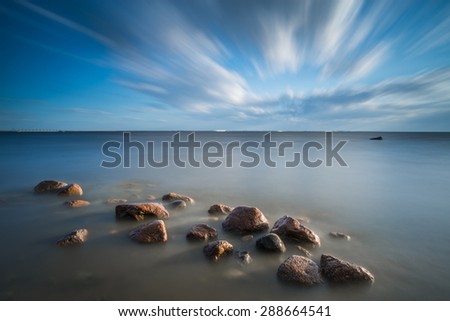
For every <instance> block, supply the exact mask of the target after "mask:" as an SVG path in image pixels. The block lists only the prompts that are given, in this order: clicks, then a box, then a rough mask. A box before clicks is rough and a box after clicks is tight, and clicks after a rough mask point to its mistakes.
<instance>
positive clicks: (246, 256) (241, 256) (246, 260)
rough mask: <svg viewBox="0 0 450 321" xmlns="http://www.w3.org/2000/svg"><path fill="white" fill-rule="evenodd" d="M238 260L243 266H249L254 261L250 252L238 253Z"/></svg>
mask: <svg viewBox="0 0 450 321" xmlns="http://www.w3.org/2000/svg"><path fill="white" fill-rule="evenodd" d="M236 258H237V259H238V261H239V263H240V264H241V265H247V264H250V263H252V261H253V259H252V257H251V256H250V253H249V252H248V251H237V253H236Z"/></svg>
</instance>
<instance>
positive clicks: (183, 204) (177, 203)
mask: <svg viewBox="0 0 450 321" xmlns="http://www.w3.org/2000/svg"><path fill="white" fill-rule="evenodd" d="M164 206H166V207H168V208H171V209H174V210H180V209H182V208H185V207H186V206H187V204H186V202H185V201H182V200H175V201H173V202H169V203H164Z"/></svg>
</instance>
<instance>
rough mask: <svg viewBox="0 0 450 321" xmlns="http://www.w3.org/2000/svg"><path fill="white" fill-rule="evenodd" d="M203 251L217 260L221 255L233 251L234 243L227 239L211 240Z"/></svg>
mask: <svg viewBox="0 0 450 321" xmlns="http://www.w3.org/2000/svg"><path fill="white" fill-rule="evenodd" d="M203 253H204V254H205V255H206V256H207V257H208V258H210V259H211V260H213V261H217V260H218V259H219V258H220V257H222V256H224V255H227V254H231V253H233V245H231V244H230V243H229V242H227V241H225V240H218V241H213V242H209V243H208V244H207V245H205V247H204V248H203Z"/></svg>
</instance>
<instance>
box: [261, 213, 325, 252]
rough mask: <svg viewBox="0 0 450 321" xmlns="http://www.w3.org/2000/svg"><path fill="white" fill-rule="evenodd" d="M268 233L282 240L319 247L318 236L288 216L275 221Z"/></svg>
mask: <svg viewBox="0 0 450 321" xmlns="http://www.w3.org/2000/svg"><path fill="white" fill-rule="evenodd" d="M270 232H271V233H275V234H278V236H280V237H281V238H282V239H286V240H290V241H294V242H300V243H310V244H312V245H313V246H317V247H318V246H320V238H319V236H317V234H316V233H314V232H313V231H312V230H310V229H309V228H307V227H306V226H303V225H302V224H301V223H300V221H299V220H297V219H295V218H293V217H290V216H286V215H285V216H283V217H282V218H280V219H279V220H278V221H276V222H275V224H274V226H273V228H272V230H271V231H270Z"/></svg>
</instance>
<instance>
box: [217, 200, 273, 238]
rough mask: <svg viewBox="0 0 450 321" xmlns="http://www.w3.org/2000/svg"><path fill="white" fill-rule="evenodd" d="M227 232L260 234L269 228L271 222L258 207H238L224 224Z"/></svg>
mask: <svg viewBox="0 0 450 321" xmlns="http://www.w3.org/2000/svg"><path fill="white" fill-rule="evenodd" d="M222 227H223V229H224V230H225V231H232V232H238V233H242V234H244V233H249V232H250V233H251V232H260V231H264V230H267V229H268V228H269V221H268V220H267V218H266V217H265V216H264V214H263V213H262V212H261V211H260V210H259V209H257V208H256V207H247V206H238V207H235V208H234V209H233V211H231V213H230V214H229V215H228V216H227V217H226V218H225V220H224V221H223V222H222Z"/></svg>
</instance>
